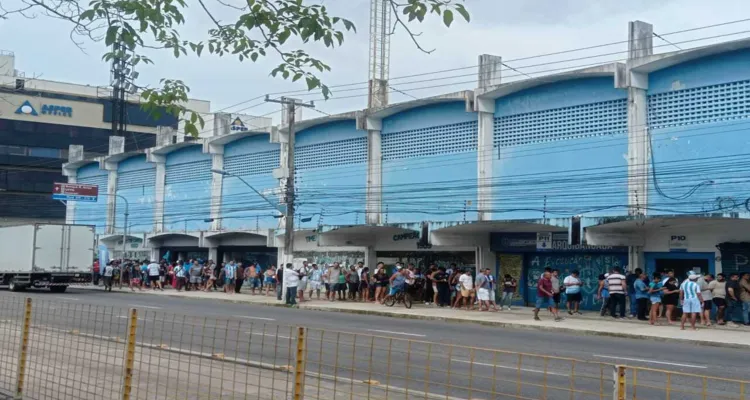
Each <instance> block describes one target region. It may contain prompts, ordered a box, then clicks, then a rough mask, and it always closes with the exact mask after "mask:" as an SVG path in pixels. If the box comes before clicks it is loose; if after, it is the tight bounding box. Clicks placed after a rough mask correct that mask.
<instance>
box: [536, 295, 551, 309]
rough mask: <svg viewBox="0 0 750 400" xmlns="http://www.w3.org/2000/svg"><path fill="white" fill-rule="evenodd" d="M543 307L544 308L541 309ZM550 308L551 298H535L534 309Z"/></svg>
mask: <svg viewBox="0 0 750 400" xmlns="http://www.w3.org/2000/svg"><path fill="white" fill-rule="evenodd" d="M542 306H544V307H542ZM550 306H552V298H551V297H549V296H542V297H537V298H536V305H535V308H538V309H540V310H541V309H542V308H547V307H550Z"/></svg>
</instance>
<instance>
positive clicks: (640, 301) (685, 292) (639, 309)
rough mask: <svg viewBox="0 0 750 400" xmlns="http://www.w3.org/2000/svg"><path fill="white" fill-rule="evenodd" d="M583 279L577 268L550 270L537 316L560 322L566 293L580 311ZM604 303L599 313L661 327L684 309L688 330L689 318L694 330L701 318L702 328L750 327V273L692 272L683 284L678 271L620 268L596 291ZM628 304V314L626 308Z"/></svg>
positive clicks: (541, 285)
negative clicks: (566, 271)
mask: <svg viewBox="0 0 750 400" xmlns="http://www.w3.org/2000/svg"><path fill="white" fill-rule="evenodd" d="M582 287H583V282H582V281H581V279H580V277H579V275H578V271H576V270H574V271H572V272H571V274H570V275H569V276H567V277H565V279H564V280H562V281H560V272H559V270H556V269H550V268H547V269H546V270H545V271H544V273H543V275H542V276H541V277H540V279H539V281H538V283H537V299H536V304H535V307H534V319H535V320H540V317H539V312H540V310H542V309H548V310H549V311H550V312H551V313H552V315H553V316H554V318H555V321H560V320H562V319H563V318H562V317H560V314H559V308H560V302H561V294H562V293H565V295H566V300H567V301H566V303H567V310H568V314H570V315H574V314H581V313H580V311H579V305H580V302H581V297H582V296H581V289H582ZM596 298H597V300H599V301H601V302H602V305H601V309H600V312H599V313H600V315H601V316H602V317H604V316H606V315H609V316H611V317H612V318H615V319H622V318H626V316H627V318H630V319H632V318H637V319H638V320H641V321H648V322H649V323H650V324H651V325H659V324H660V321H661V319H662V318H664V319H666V322H667V324H669V325H674V324H676V322H677V320H676V317H677V314H678V311H681V312H682V316H681V318H680V326H681V328H682V329H685V324H686V323H687V322H688V321H689V322H690V325H691V327H692V328H693V329H696V322H697V321H699V322H700V324H701V325H703V326H711V325H712V322H713V321H715V323H716V324H718V325H729V326H732V327H739V326H741V325H745V326H750V273H744V274H738V273H732V274H729V278H728V279H727V277H726V275H725V274H721V273H720V274H717V275H716V278H715V279H714V276H713V275H712V274H700V273H698V272H695V271H690V273H689V274H688V276H687V279H685V280H684V281H682V282H680V281H679V279H678V278H677V277H676V276H675V273H674V271H671V270H666V271H661V272H655V273H653V274H652V276H651V279H649V277H648V275H647V274H646V273H644V272H643V271H642V270H641V269H640V268H636V269H635V270H634V271H632V272H631V273H628V274H627V275H624V274H623V271H622V270H621V269H620V268H619V267H617V268H613V269H612V270H610V271H609V272H608V273H605V274H602V275H600V276H599V285H598V287H597V292H596ZM628 303H629V313H627V314H626V308H627V306H628Z"/></svg>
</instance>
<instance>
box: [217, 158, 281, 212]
mask: <svg viewBox="0 0 750 400" xmlns="http://www.w3.org/2000/svg"><path fill="white" fill-rule="evenodd" d="M211 172H213V173H214V174H217V175H222V176H231V177H234V178H237V179H239V180H240V182H242V183H244V184H245V186H247V187H249V188H250V190H252V191H253V192H255V194H257V195H258V196H260V197H261V198H262V199H263V200H265V201H266V203H268V204H270V205H271V207H273V209H274V210H276V211H278V212H280V213H282V214H284V213H285V212H286V211H285V208H284V207H283V206H280V205H279V204H274V203H273V202H272V201H271V200H269V199H268V197H266V196H264V195H263V194H262V193H261V192H259V191H258V190H257V189H255V188H254V187H253V186H252V185H251V184H249V183H247V181H246V180H244V179H242V177H241V176H239V175H235V174H232V173H229V172H227V171H225V170H223V169H215V168H211Z"/></svg>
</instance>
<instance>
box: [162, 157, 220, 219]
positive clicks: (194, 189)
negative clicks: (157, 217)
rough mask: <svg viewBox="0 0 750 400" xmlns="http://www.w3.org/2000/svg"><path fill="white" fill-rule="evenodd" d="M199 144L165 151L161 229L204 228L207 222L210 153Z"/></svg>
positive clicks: (209, 188) (209, 192) (209, 196)
mask: <svg viewBox="0 0 750 400" xmlns="http://www.w3.org/2000/svg"><path fill="white" fill-rule="evenodd" d="M201 150H202V149H201V146H190V147H185V148H182V149H179V150H177V151H175V152H172V153H169V154H168V155H167V159H166V173H167V177H166V183H165V186H164V229H165V230H166V231H176V232H179V231H185V230H187V231H194V230H205V229H208V226H209V225H210V223H209V222H206V221H205V220H206V219H208V218H210V216H211V213H210V207H211V156H210V155H209V154H204V153H202V151H201Z"/></svg>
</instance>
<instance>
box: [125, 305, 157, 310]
mask: <svg viewBox="0 0 750 400" xmlns="http://www.w3.org/2000/svg"><path fill="white" fill-rule="evenodd" d="M128 306H130V307H134V308H150V309H152V310H161V307H153V306H142V305H140V304H128Z"/></svg>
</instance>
